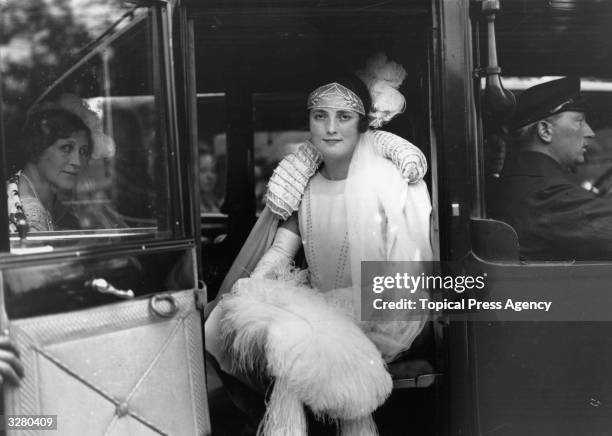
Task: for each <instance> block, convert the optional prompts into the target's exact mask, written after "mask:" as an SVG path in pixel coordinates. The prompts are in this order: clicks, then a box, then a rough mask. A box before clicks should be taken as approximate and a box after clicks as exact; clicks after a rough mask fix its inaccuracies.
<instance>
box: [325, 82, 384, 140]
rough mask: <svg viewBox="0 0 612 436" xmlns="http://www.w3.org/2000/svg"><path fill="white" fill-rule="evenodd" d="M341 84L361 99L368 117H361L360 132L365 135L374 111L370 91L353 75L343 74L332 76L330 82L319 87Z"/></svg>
mask: <svg viewBox="0 0 612 436" xmlns="http://www.w3.org/2000/svg"><path fill="white" fill-rule="evenodd" d="M333 82H336V83H339V84H340V85H342V86H344V87H346V88H348V89H350V90H351V91H353V92H354V93H355V94H356V95H357V97H359V98H360V99H361V102H362V103H363V107H364V109H365V112H366V115H361V114H360V115H359V132H361V133H364V132H365V131H367V130H368V128H369V124H370V120H369V119H368V115H367V114H368V113H369V112H370V110H372V97H371V96H370V91H369V90H368V87H367V86H366V84H365V83H363V81H362V80H361V79H360V78H359V77H357V76H355V75H354V74H351V73H343V74H339V75H336V76H332V77H330V78H329V80H327V81H325V82H322V83H320V84H319V85H318V86H323V85H326V84H328V83H333Z"/></svg>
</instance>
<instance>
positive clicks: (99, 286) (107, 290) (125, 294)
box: [87, 278, 134, 300]
mask: <svg viewBox="0 0 612 436" xmlns="http://www.w3.org/2000/svg"><path fill="white" fill-rule="evenodd" d="M87 283H88V285H89V286H90V287H91V288H92V289H93V290H94V291H97V292H100V293H101V294H110V295H114V296H115V297H118V298H123V299H126V300H128V299H131V298H134V291H132V290H131V289H128V290H126V291H124V290H121V289H117V288H115V287H114V286H113V285H111V284H110V283H109V282H107V281H106V280H104V279H99V278H96V279H92V280H89V281H88V282H87Z"/></svg>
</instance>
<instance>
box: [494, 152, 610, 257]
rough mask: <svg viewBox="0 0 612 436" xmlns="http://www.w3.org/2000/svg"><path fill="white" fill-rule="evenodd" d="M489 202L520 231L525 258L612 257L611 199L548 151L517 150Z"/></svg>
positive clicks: (504, 218)
mask: <svg viewBox="0 0 612 436" xmlns="http://www.w3.org/2000/svg"><path fill="white" fill-rule="evenodd" d="M490 200H491V203H492V204H491V210H492V212H493V216H494V217H495V218H498V219H501V220H503V221H505V222H507V223H508V224H510V225H512V227H514V229H515V230H516V232H517V233H518V237H519V244H520V250H521V257H522V258H524V259H529V260H571V259H575V260H589V259H590V260H604V259H607V260H610V259H612V199H606V198H601V197H597V196H596V195H594V194H592V193H591V192H588V191H586V190H585V189H583V188H581V187H580V186H578V185H577V184H576V183H575V181H574V180H573V178H572V176H571V174H569V173H568V172H567V171H566V170H564V168H563V167H561V165H559V164H558V163H557V162H556V161H555V160H554V159H552V158H551V157H549V156H547V155H545V154H543V153H538V152H533V151H522V152H519V153H517V155H516V156H515V158H514V159H512V160H511V161H509V162H507V164H506V166H505V167H504V170H503V172H502V176H501V178H500V180H499V182H498V185H497V186H496V187H495V188H494V190H493V196H492V197H491V199H490Z"/></svg>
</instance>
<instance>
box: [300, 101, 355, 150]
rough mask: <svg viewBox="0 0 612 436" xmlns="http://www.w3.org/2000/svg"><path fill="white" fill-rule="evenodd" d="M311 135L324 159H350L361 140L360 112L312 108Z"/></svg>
mask: <svg viewBox="0 0 612 436" xmlns="http://www.w3.org/2000/svg"><path fill="white" fill-rule="evenodd" d="M310 135H311V136H310V140H311V142H312V143H313V144H314V146H315V147H316V148H317V149H318V150H319V151H320V152H321V154H322V155H323V159H324V160H326V159H334V160H338V159H340V160H342V159H349V160H350V159H351V157H352V156H353V151H354V150H355V146H356V145H357V142H358V141H359V114H358V113H357V112H353V111H351V110H344V109H328V108H316V109H312V110H311V111H310Z"/></svg>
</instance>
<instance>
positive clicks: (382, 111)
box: [356, 53, 406, 128]
mask: <svg viewBox="0 0 612 436" xmlns="http://www.w3.org/2000/svg"><path fill="white" fill-rule="evenodd" d="M356 74H357V76H359V78H360V79H361V80H363V82H364V83H365V84H366V85H367V87H368V89H369V91H370V96H371V97H372V111H371V112H370V113H369V114H368V116H369V118H370V126H372V127H374V128H379V127H381V126H383V125H384V124H386V123H388V122H389V121H391V120H392V119H393V118H395V117H396V116H397V115H398V114H400V113H402V112H403V111H404V108H405V106H406V100H405V98H404V96H403V95H402V94H401V93H400V92H399V87H400V86H401V85H402V82H403V81H404V79H405V78H406V70H405V69H404V67H402V66H401V65H400V64H398V63H397V62H394V61H390V60H388V59H387V56H386V55H385V54H384V53H377V54H376V55H374V56H372V57H371V58H370V59H368V61H367V62H366V67H365V69H363V70H361V71H357V73H356Z"/></svg>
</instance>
